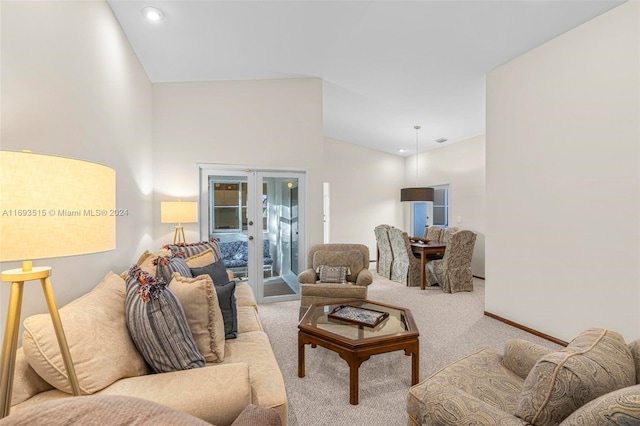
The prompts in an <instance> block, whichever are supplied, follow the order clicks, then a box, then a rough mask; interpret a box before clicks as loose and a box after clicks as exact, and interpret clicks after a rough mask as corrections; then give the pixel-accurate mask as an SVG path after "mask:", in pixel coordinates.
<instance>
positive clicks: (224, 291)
mask: <svg viewBox="0 0 640 426" xmlns="http://www.w3.org/2000/svg"><path fill="white" fill-rule="evenodd" d="M215 288H216V293H218V302H219V303H220V310H221V311H222V317H223V318H224V333H225V336H224V337H225V339H235V338H236V337H238V310H237V307H236V282H235V281H229V282H228V283H226V284H223V285H216V286H215Z"/></svg>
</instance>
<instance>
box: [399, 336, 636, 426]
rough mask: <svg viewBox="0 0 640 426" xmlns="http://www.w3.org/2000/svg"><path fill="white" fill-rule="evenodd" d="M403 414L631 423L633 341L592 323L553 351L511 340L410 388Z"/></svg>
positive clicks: (447, 419) (543, 425)
mask: <svg viewBox="0 0 640 426" xmlns="http://www.w3.org/2000/svg"><path fill="white" fill-rule="evenodd" d="M407 414H408V415H409V422H408V424H409V425H414V426H416V425H435V426H446V425H451V426H453V425H456V426H457V425H501V426H525V425H529V426H531V425H533V426H548V425H549V426H550V425H560V426H587V425H594V426H614V425H638V424H640V340H636V341H634V342H632V343H630V344H629V345H627V344H625V342H624V340H623V338H622V336H621V335H620V334H618V333H616V332H613V331H611V330H606V329H598V328H593V329H589V330H586V331H584V332H582V333H581V334H580V335H579V336H578V337H576V338H575V339H573V340H572V341H571V342H570V343H569V345H568V346H567V347H566V348H563V349H561V350H559V351H557V352H554V351H553V350H551V349H548V348H546V347H543V346H540V345H537V344H535V343H531V342H527V341H525V340H520V339H516V340H511V341H509V342H507V344H506V345H505V349H504V354H503V355H500V354H498V353H494V352H492V351H490V350H487V349H483V350H481V351H478V352H476V353H473V354H471V355H468V356H466V357H464V358H462V359H461V360H459V361H456V362H454V363H452V364H449V365H448V366H446V367H445V368H443V369H441V370H439V371H438V372H437V373H435V374H433V375H432V376H431V377H429V378H427V379H425V380H423V381H422V382H420V383H418V384H417V385H414V386H412V387H411V388H410V389H409V396H408V398H407Z"/></svg>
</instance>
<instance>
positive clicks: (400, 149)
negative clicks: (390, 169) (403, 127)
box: [398, 148, 407, 154]
mask: <svg viewBox="0 0 640 426" xmlns="http://www.w3.org/2000/svg"><path fill="white" fill-rule="evenodd" d="M398 152H399V153H400V154H404V153H405V152H407V150H406V149H404V148H398Z"/></svg>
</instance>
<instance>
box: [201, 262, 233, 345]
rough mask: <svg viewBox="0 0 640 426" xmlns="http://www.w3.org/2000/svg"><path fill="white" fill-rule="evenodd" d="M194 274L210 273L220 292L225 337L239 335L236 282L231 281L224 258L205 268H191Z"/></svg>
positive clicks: (217, 290) (217, 291) (219, 300)
mask: <svg viewBox="0 0 640 426" xmlns="http://www.w3.org/2000/svg"><path fill="white" fill-rule="evenodd" d="M191 273H192V274H193V275H194V276H196V277H197V276H199V275H202V274H206V275H209V276H210V277H211V280H212V281H213V284H214V286H215V289H216V293H217V294H218V303H219V305H220V310H221V311H222V317H223V318H224V334H225V339H235V338H236V337H238V312H237V307H236V296H235V290H236V282H235V281H229V276H228V275H227V270H226V268H225V266H224V263H223V262H222V260H218V261H217V262H214V263H212V264H211V265H207V266H205V267H203V268H191Z"/></svg>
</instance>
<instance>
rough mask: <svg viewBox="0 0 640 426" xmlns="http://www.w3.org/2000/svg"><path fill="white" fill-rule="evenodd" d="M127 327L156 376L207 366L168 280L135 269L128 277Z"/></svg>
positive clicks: (135, 267) (132, 269)
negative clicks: (168, 284)
mask: <svg viewBox="0 0 640 426" xmlns="http://www.w3.org/2000/svg"><path fill="white" fill-rule="evenodd" d="M125 318H126V321H127V328H128V329H129V334H130V335H131V339H132V340H133V343H134V344H135V345H136V348H137V349H138V352H140V354H141V355H142V357H143V358H144V359H145V361H146V362H147V364H149V366H150V367H151V369H152V370H153V372H155V373H165V372H169V371H177V370H187V369H191V368H198V367H204V364H205V360H204V357H203V356H202V354H201V353H200V352H199V351H198V347H197V346H196V342H195V341H194V339H193V335H192V334H191V330H190V329H189V325H188V323H187V319H186V317H185V314H184V311H183V310H182V306H181V305H180V302H179V301H178V299H177V298H176V296H175V294H174V293H173V292H172V291H171V290H170V289H169V288H168V287H167V283H166V281H164V280H162V279H159V280H156V279H155V278H154V277H152V276H151V275H149V274H148V273H146V272H144V271H142V270H141V269H140V268H139V267H137V266H134V267H133V268H131V269H130V271H129V276H128V277H127V295H126V299H125Z"/></svg>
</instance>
